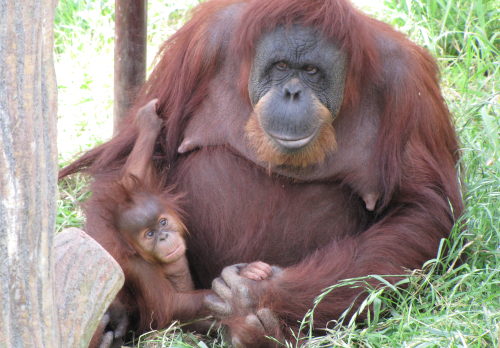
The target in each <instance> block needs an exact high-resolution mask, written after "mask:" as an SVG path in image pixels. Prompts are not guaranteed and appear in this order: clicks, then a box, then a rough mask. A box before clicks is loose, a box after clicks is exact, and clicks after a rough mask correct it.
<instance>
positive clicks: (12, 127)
mask: <svg viewBox="0 0 500 348" xmlns="http://www.w3.org/2000/svg"><path fill="white" fill-rule="evenodd" d="M56 5H57V0H40V1H29V0H7V1H6V2H5V1H3V2H2V5H0V33H1V34H0V260H1V261H0V347H60V346H61V345H60V342H61V337H60V333H59V325H58V316H57V311H56V307H55V305H54V298H55V286H54V260H53V244H54V229H55V224H56V201H57V172H58V166H57V144H56V140H57V130H56V122H57V85H56V79H55V72H54V60H53V55H52V51H53V46H54V35H53V28H54V14H55V9H56Z"/></svg>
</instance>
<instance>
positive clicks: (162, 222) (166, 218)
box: [118, 193, 186, 263]
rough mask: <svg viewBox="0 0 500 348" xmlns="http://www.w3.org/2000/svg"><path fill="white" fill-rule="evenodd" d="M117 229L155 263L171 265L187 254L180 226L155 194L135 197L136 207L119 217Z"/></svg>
mask: <svg viewBox="0 0 500 348" xmlns="http://www.w3.org/2000/svg"><path fill="white" fill-rule="evenodd" d="M118 228H119V230H120V231H121V232H122V234H124V235H125V236H126V238H130V239H131V240H132V241H133V242H134V244H135V245H136V246H138V247H139V248H140V250H141V251H142V252H143V254H145V255H147V256H149V257H151V258H152V259H153V261H156V262H159V263H172V262H175V261H177V260H179V259H180V258H181V257H183V256H184V254H185V251H186V245H185V242H184V239H183V236H182V232H183V231H182V227H181V225H180V224H179V223H178V222H177V220H176V219H175V218H174V217H173V216H172V215H171V214H170V213H169V212H168V210H167V209H166V207H164V205H163V204H162V203H161V201H160V200H159V199H158V198H157V197H155V196H154V195H150V194H140V193H138V194H136V195H135V196H134V205H133V207H132V208H131V209H128V210H126V211H124V212H123V213H122V214H121V215H120V218H119V221H118Z"/></svg>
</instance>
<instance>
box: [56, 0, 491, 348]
mask: <svg viewBox="0 0 500 348" xmlns="http://www.w3.org/2000/svg"><path fill="white" fill-rule="evenodd" d="M197 2H198V1H197V0H192V1H191V0H188V1H184V2H176V1H173V0H170V1H163V2H160V1H157V0H150V1H149V5H148V6H149V24H148V25H149V27H148V31H149V34H150V36H149V37H148V45H149V46H148V47H149V48H148V50H149V51H148V59H149V61H150V62H152V59H153V57H154V54H155V52H156V51H157V50H158V47H159V45H160V44H161V42H162V41H163V40H164V39H165V38H166V37H168V36H169V35H170V34H171V33H173V32H174V31H175V30H176V29H177V28H178V27H179V26H180V25H182V23H183V22H184V20H185V13H186V10H187V9H188V8H189V7H191V6H193V5H195V4H197ZM113 4H114V1H110V0H106V1H105V0H101V1H99V0H87V1H77V0H61V1H60V2H59V5H58V11H57V14H56V16H57V17H56V59H57V65H56V71H57V77H58V82H59V115H60V116H59V132H60V134H59V138H58V145H59V149H60V151H61V155H60V156H61V163H66V161H68V159H69V158H70V157H71V156H73V155H75V154H76V153H78V152H79V151H82V150H86V149H88V148H91V147H94V146H95V145H96V144H98V143H100V142H101V141H103V140H107V139H109V138H110V137H111V124H112V116H111V114H112V107H111V106H112V95H113V93H112V81H113V53H112V52H113ZM372 13H373V14H374V15H376V16H377V17H378V18H380V19H382V20H384V21H386V22H388V23H391V24H392V25H394V26H395V27H397V28H398V29H399V30H401V31H402V32H404V33H406V34H407V35H408V36H409V37H410V39H412V40H413V41H415V42H418V43H419V44H421V45H423V46H424V47H426V48H427V49H428V50H429V51H430V52H431V53H432V54H433V55H434V56H435V57H436V58H437V60H438V62H439V65H440V67H441V71H442V91H443V95H444V96H445V99H446V101H447V103H448V106H449V108H450V110H451V112H452V113H453V115H454V117H455V123H456V128H457V132H458V134H459V137H460V139H461V143H462V161H461V180H462V181H463V186H464V200H465V202H466V211H465V214H464V216H463V222H464V223H465V225H466V226H467V229H465V230H460V229H458V228H457V229H456V230H455V231H454V232H453V234H454V239H452V241H443V242H442V250H443V251H444V250H448V251H449V252H448V253H444V252H443V253H440V255H438V257H436V259H435V260H431V261H429V262H428V263H427V264H426V266H425V267H424V270H422V271H416V272H413V274H412V275H411V276H410V277H408V278H406V279H404V280H403V282H405V283H407V287H406V288H405V290H401V289H396V288H394V287H392V286H390V285H389V284H388V283H387V286H386V287H384V288H379V289H376V290H375V289H374V290H371V291H370V296H369V297H368V298H367V300H366V303H365V304H366V305H371V308H372V310H371V312H370V319H369V320H368V322H367V323H365V324H364V325H355V324H354V323H348V322H343V323H342V322H339V323H334V322H332V323H331V325H330V328H329V329H328V330H326V332H325V336H322V337H313V336H310V337H305V340H304V342H303V343H304V344H306V345H307V346H310V347H326V346H330V347H332V346H340V347H352V346H358V347H387V346H389V347H498V346H499V323H500V274H499V273H500V247H499V245H500V223H499V221H500V139H499V130H500V121H499V120H500V3H499V2H498V1H497V0H459V1H452V0H426V1H423V0H418V1H414V0H406V1H402V0H387V1H385V2H384V4H383V5H382V6H380V7H377V8H375V9H374V10H373V12H372ZM85 185H86V182H85V179H84V178H82V177H80V176H75V177H73V178H71V180H67V181H65V182H63V183H61V184H60V195H61V199H60V201H59V204H58V219H57V223H58V230H59V229H62V228H66V227H68V226H81V224H82V221H83V217H82V214H81V212H80V211H79V208H78V204H77V202H80V201H82V200H84V199H85V197H86V195H87V193H86V189H85ZM452 265H454V266H455V267H451V266H452ZM380 279H382V278H380ZM364 280H365V279H357V280H346V281H345V282H344V283H343V284H341V285H336V286H349V285H353V284H355V283H356V282H363V281H364ZM356 284H357V283H356ZM320 299H321V297H320V298H318V300H320ZM313 320H314V310H313V309H312V310H311V311H310V312H309V313H308V314H307V315H306V317H305V318H304V321H303V325H304V328H305V329H306V331H307V328H308V327H309V324H310V323H311V322H312V321H313ZM341 324H342V325H341ZM136 344H137V346H139V347H170V346H176V347H208V346H210V347H220V346H221V343H220V339H219V340H208V339H206V338H200V337H195V336H193V335H181V334H179V328H178V327H177V326H172V327H170V328H169V329H167V330H164V331H162V332H159V333H150V334H147V335H146V336H143V337H141V338H140V340H139V341H136Z"/></svg>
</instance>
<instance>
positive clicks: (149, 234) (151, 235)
mask: <svg viewBox="0 0 500 348" xmlns="http://www.w3.org/2000/svg"><path fill="white" fill-rule="evenodd" d="M154 235H155V232H154V231H148V233H146V237H148V238H152V237H153V236H154Z"/></svg>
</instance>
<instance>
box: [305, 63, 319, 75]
mask: <svg viewBox="0 0 500 348" xmlns="http://www.w3.org/2000/svg"><path fill="white" fill-rule="evenodd" d="M304 70H305V71H306V73H308V74H309V75H314V74H316V73H317V72H318V68H316V67H315V66H314V65H308V66H306V67H305V69H304Z"/></svg>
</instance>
